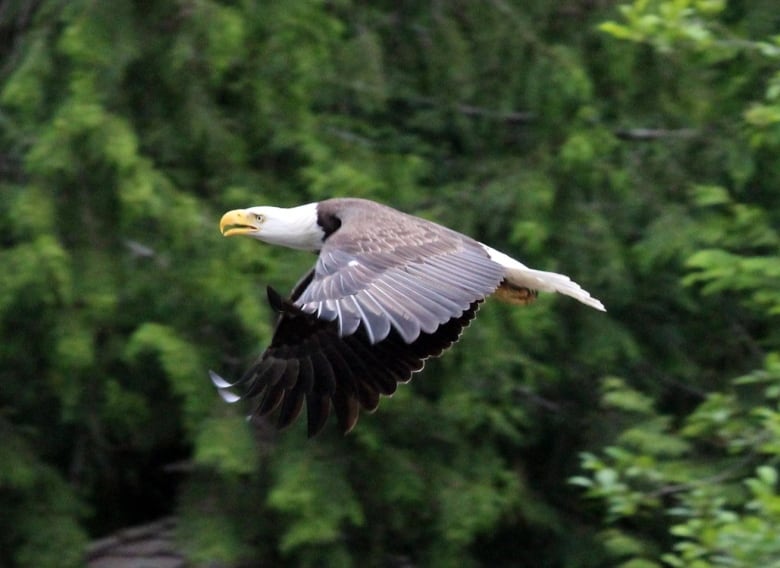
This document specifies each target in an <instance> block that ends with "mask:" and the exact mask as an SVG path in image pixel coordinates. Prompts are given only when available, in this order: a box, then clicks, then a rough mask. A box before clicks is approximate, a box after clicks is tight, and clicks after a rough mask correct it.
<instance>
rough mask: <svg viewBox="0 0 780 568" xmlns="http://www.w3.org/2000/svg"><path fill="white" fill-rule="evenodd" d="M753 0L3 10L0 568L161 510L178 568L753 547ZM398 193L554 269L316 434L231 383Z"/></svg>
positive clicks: (761, 448) (551, 560) (771, 54)
mask: <svg viewBox="0 0 780 568" xmlns="http://www.w3.org/2000/svg"><path fill="white" fill-rule="evenodd" d="M776 12H777V10H776V6H775V1H774V0H756V1H755V2H750V3H745V2H724V1H717V0H716V1H713V0H673V1H672V0H669V1H667V0H636V1H633V2H627V3H624V4H623V5H620V6H617V7H614V6H607V5H605V4H604V3H592V2H591V3H587V2H565V3H556V2H547V1H541V0H534V1H530V2H515V1H512V2H499V3H473V2H460V1H459V2H445V3H441V2H434V3H428V2H407V3H398V2H373V3H370V4H369V5H367V4H365V3H354V2H351V1H349V0H344V1H338V2H322V1H320V0H306V1H301V2H283V1H281V0H274V1H270V2H262V3H259V2H251V1H240V2H223V1H218V0H198V1H196V2H189V3H180V2H179V3H177V2H166V1H162V0H161V1H153V2H146V3H143V5H142V4H141V3H137V2H132V1H130V0H118V1H116V2H90V1H82V0H77V1H71V2H64V3H63V2H58V1H56V0H41V1H38V2H21V1H15V0H10V1H9V2H5V3H3V4H2V7H0V54H2V55H3V61H4V62H5V63H4V65H3V66H2V68H1V69H0V266H2V270H0V334H2V341H0V385H2V387H0V509H2V510H3V512H4V514H3V515H2V528H3V531H2V535H3V536H2V538H0V564H2V565H9V566H63V565H74V566H75V565H79V563H80V562H81V551H82V550H83V547H84V544H85V542H86V540H87V538H89V537H99V536H103V535H105V534H107V533H109V532H110V531H111V530H112V529H115V528H119V527H123V526H126V525H128V524H131V523H136V522H141V521H144V520H149V519H152V518H154V517H156V516H158V515H163V514H166V515H167V514H171V513H174V514H176V515H177V516H178V518H179V523H178V527H179V528H178V537H179V541H180V545H181V549H182V550H183V552H184V553H185V554H186V555H187V557H188V558H189V559H190V561H191V562H192V563H193V564H194V565H212V564H215V563H222V564H231V563H241V562H243V563H246V564H249V565H258V564H263V565H291V566H298V565H312V566H321V565H332V566H348V565H355V566H362V565H376V566H384V565H389V564H393V565H395V564H414V565H430V566H435V565H441V566H451V565H469V564H472V565H481V564H496V565H508V564H511V565H519V566H562V567H563V566H565V567H567V568H568V567H595V566H604V565H622V566H625V567H632V568H640V567H658V566H664V565H666V566H701V567H708V566H770V565H772V564H773V563H777V558H778V557H780V550H779V549H778V548H777V539H776V534H777V533H778V530H779V529H780V526H779V523H780V517H778V510H780V509H778V496H777V479H776V478H777V471H778V456H780V413H778V400H780V372H779V371H778V368H779V367H780V366H779V364H778V359H779V356H778V355H777V354H778V352H780V343H779V341H780V335H778V333H777V331H776V328H777V325H776V323H777V322H776V321H775V320H776V318H777V317H778V313H780V269H779V268H778V267H780V258H778V244H779V243H780V238H779V237H778V233H777V231H778V213H777V212H778V211H780V209H779V207H780V193H778V191H777V188H778V187H780V169H778V164H777V155H778V154H777V153H778V149H779V148H780V118H779V117H780V75H779V74H778V71H777V62H778V60H779V59H780V43H778V40H777V37H778V21H777V17H776ZM335 195H354V196H362V197H368V198H373V199H377V200H380V201H384V202H387V203H389V204H391V205H394V206H396V207H399V208H402V209H405V210H407V211H410V212H413V213H416V214H419V215H422V216H424V217H427V218H431V219H434V220H437V221H440V222H443V223H445V224H447V225H450V226H452V227H454V228H456V229H458V230H461V231H463V232H466V233H468V234H471V235H473V236H475V237H476V238H479V239H481V240H484V241H485V242H488V243H490V244H491V245H492V246H494V247H496V248H499V249H501V250H504V251H506V252H507V253H510V254H512V255H514V256H517V257H518V258H521V259H522V260H523V261H524V262H527V263H528V264H530V265H533V266H535V267H539V268H542V269H549V270H558V271H561V272H565V273H567V274H570V275H571V276H572V277H573V278H575V279H576V280H577V281H579V282H581V283H582V284H583V285H584V286H585V287H586V288H588V289H589V290H591V291H592V292H593V293H594V295H596V296H598V297H600V298H601V299H602V300H604V302H605V304H606V305H607V307H608V310H609V312H608V313H607V314H601V313H596V312H595V311H591V310H588V309H587V308H585V307H583V306H580V305H578V304H576V303H575V302H573V301H570V300H568V299H566V298H560V297H551V296H544V295H543V296H542V297H540V298H539V300H538V302H537V303H536V304H534V305H533V306H531V307H528V308H525V309H519V308H514V307H509V306H502V305H496V304H494V303H491V302H488V303H486V305H484V306H483V308H482V309H481V311H480V314H479V318H478V320H477V321H476V322H475V323H474V325H473V326H471V327H470V328H469V329H468V330H466V332H465V333H464V336H463V339H462V341H461V342H460V343H459V344H458V346H457V347H456V348H455V349H453V350H452V351H451V352H450V353H448V354H447V356H446V357H445V358H443V359H441V360H436V361H431V362H429V363H428V365H427V368H426V370H425V371H424V373H422V374H420V375H417V376H416V377H415V379H414V381H413V382H412V384H410V385H402V386H401V387H400V388H399V391H398V392H397V393H396V395H395V396H394V397H393V398H391V399H385V400H383V401H382V404H381V405H380V407H379V409H378V411H377V412H376V413H375V414H374V415H365V416H362V417H361V420H360V423H359V424H358V427H357V429H356V430H355V431H354V432H353V433H351V434H350V435H349V436H347V437H341V436H339V435H337V434H336V432H335V429H333V428H326V430H325V432H324V433H323V434H322V435H320V436H319V437H318V438H317V439H315V440H313V441H310V442H307V441H305V435H304V434H305V433H304V429H303V427H302V426H301V425H300V424H297V425H295V426H293V427H292V428H290V429H289V431H286V432H283V433H276V432H274V431H273V430H272V428H271V427H270V425H269V423H267V422H266V421H262V420H261V421H254V422H247V421H246V420H245V419H244V415H245V414H246V413H247V412H248V411H249V409H248V408H245V407H242V406H240V405H238V406H231V405H227V404H225V403H224V402H223V401H222V400H221V399H220V398H219V397H218V396H217V395H216V393H215V392H214V390H213V389H212V387H211V385H210V384H209V381H208V377H207V370H208V369H209V368H214V369H215V370H218V371H219V372H220V373H221V374H224V375H225V376H234V377H235V376H238V375H239V374H240V373H241V372H242V370H243V368H244V367H245V366H246V365H247V364H248V363H249V362H250V361H251V359H252V357H255V356H257V354H258V353H259V352H260V351H261V349H262V346H263V345H265V344H267V342H268V341H269V338H270V334H271V326H272V314H271V313H270V312H269V309H268V307H267V306H266V302H265V294H264V286H265V285H266V284H271V285H273V286H274V287H277V288H280V289H284V288H289V287H291V286H292V285H293V284H294V283H295V281H296V280H297V278H298V277H299V276H300V275H301V274H303V273H304V271H305V270H306V269H307V268H308V267H309V266H310V265H311V263H312V257H311V256H310V255H307V254H304V253H295V252H293V251H283V250H278V249H274V248H272V247H265V246H261V245H259V244H257V243H255V242H250V241H249V240H248V239H247V240H240V239H236V240H234V239H231V240H229V241H225V240H223V239H222V238H221V236H220V235H219V233H218V231H217V222H218V219H219V216H220V215H221V213H222V212H223V211H225V210H227V209H232V208H236V207H242V206H247V205H254V204H262V203H268V204H278V205H294V204H300V203H304V202H308V201H312V200H317V199H321V198H325V197H330V196H335Z"/></svg>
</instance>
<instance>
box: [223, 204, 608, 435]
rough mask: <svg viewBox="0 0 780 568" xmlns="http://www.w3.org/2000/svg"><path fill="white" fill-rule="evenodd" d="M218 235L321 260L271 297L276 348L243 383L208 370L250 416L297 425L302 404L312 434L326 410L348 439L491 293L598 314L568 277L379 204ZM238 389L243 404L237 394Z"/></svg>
mask: <svg viewBox="0 0 780 568" xmlns="http://www.w3.org/2000/svg"><path fill="white" fill-rule="evenodd" d="M219 227H220V231H221V232H222V234H223V235H224V236H226V237H230V236H234V235H246V236H249V237H253V238H255V239H259V240H261V241H265V242H267V243H271V244H275V245H282V246H286V247H290V248H294V249H301V250H308V251H313V252H317V253H319V256H318V258H317V261H316V263H315V265H314V267H313V268H312V269H311V270H310V271H309V272H308V273H307V274H306V275H305V276H304V277H303V278H302V279H301V280H300V282H299V283H298V284H297V285H296V286H295V288H294V289H293V291H292V293H291V295H290V297H289V298H285V297H283V296H281V295H280V294H279V293H277V292H276V291H275V290H273V289H272V288H271V287H268V300H269V303H270V305H271V307H272V308H273V309H274V310H275V311H276V312H277V314H278V316H277V321H276V327H275V330H274V335H273V339H272V340H271V345H270V346H269V347H268V348H267V349H266V350H265V352H264V353H263V354H262V355H261V357H260V359H259V360H258V361H257V362H256V363H255V364H254V365H252V366H251V367H250V368H249V370H248V371H247V372H246V373H245V374H244V375H243V376H242V377H241V378H240V379H239V380H238V381H236V382H233V383H231V382H228V381H226V380H225V379H223V378H222V377H220V376H219V375H217V374H216V373H214V372H213V371H210V376H211V380H212V382H213V383H214V384H215V386H216V387H217V388H218V389H219V391H220V394H221V395H222V397H223V398H224V399H225V400H227V401H229V402H235V401H236V400H239V399H253V400H256V401H257V402H256V406H255V407H254V410H253V415H257V416H265V415H267V414H269V413H271V412H273V411H274V410H276V409H277V408H279V412H278V417H277V426H278V427H279V428H283V427H286V426H288V425H289V424H291V423H292V422H293V421H294V420H295V419H296V418H297V417H298V415H299V414H300V412H301V410H302V408H303V404H304V402H305V404H306V413H307V418H308V434H309V436H314V435H315V434H317V433H318V432H319V431H320V430H321V429H322V428H323V427H324V425H325V423H326V421H327V418H328V416H329V414H330V411H331V408H332V409H333V410H334V411H335V414H336V417H337V419H338V423H339V425H340V427H341V430H342V431H343V432H344V433H346V432H349V431H350V430H351V429H352V428H353V427H354V426H355V424H356V423H357V420H358V415H359V411H360V409H363V410H365V411H368V412H371V411H373V410H375V409H376V408H377V406H378V404H379V397H380V395H391V394H393V393H394V392H395V390H396V387H397V385H398V383H405V382H408V381H409V380H410V379H411V377H412V374H413V373H416V372H418V371H420V370H422V368H423V365H424V364H425V360H426V359H428V358H429V357H437V356H439V355H441V354H442V352H443V351H444V350H445V349H447V348H448V347H450V346H451V345H452V344H453V343H455V342H456V341H457V340H458V338H459V337H460V334H461V332H462V331H463V329H464V328H465V327H466V326H468V325H469V323H470V322H471V320H472V319H474V316H475V315H476V313H477V310H478V308H479V305H480V303H481V302H482V301H483V300H484V299H485V298H486V297H488V296H490V295H491V294H495V295H496V296H497V297H498V298H499V299H502V300H504V301H508V302H511V303H515V304H527V303H529V302H531V301H533V299H534V298H535V297H536V294H537V291H539V290H542V291H547V292H559V293H561V294H565V295H567V296H571V297H572V298H574V299H576V300H579V301H580V302H582V303H583V304H586V305H588V306H591V307H593V308H595V309H597V310H602V311H603V310H604V306H603V304H602V303H601V302H600V301H598V300H597V299H595V298H593V297H591V295H590V294H589V293H588V292H586V291H585V290H583V289H582V288H581V287H580V286H579V285H578V284H576V283H575V282H573V281H572V280H571V279H570V278H569V277H568V276H564V275H563V274H557V273H554V272H544V271H541V270H534V269H531V268H528V267H527V266H525V265H524V264H522V263H520V262H518V261H517V260H514V259H512V258H510V257H509V256H507V255H505V254H504V253H501V252H499V251H497V250H495V249H493V248H491V247H489V246H487V245H485V244H483V243H480V242H478V241H476V240H474V239H471V238H469V237H467V236H465V235H462V234H460V233H458V232H456V231H453V230H451V229H448V228H447V227H443V226H441V225H438V224H436V223H433V222H431V221H427V220H425V219H421V218H419V217H414V216H412V215H407V214H405V213H401V212H400V211H397V210H395V209H392V208H390V207H387V206H385V205H380V204H379V203H375V202H373V201H368V200H365V199H355V198H341V199H328V200H326V201H320V202H318V203H309V204H306V205H301V206H299V207H293V208H290V209H283V208H279V207H269V206H261V207H250V208H248V209H237V210H234V211H229V212H227V213H225V215H224V216H223V217H222V219H221V221H220V224H219ZM234 387H242V389H243V393H242V395H241V396H238V395H235V394H233V391H232V390H231V389H233V388H234Z"/></svg>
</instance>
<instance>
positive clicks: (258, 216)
mask: <svg viewBox="0 0 780 568" xmlns="http://www.w3.org/2000/svg"><path fill="white" fill-rule="evenodd" d="M255 219H257V222H258V223H262V222H263V221H265V217H264V216H263V215H261V214H260V213H255Z"/></svg>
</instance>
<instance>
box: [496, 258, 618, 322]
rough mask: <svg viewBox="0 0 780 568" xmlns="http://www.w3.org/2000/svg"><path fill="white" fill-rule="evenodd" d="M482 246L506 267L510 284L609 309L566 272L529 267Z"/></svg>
mask: <svg viewBox="0 0 780 568" xmlns="http://www.w3.org/2000/svg"><path fill="white" fill-rule="evenodd" d="M480 244H482V243H480ZM482 246H483V247H485V250H486V251H487V253H488V255H489V256H490V259H491V260H493V261H494V262H497V263H498V264H500V265H501V266H503V267H504V269H505V272H504V277H505V278H506V279H507V281H508V282H509V283H510V284H513V285H514V286H519V287H523V288H530V289H531V290H539V291H542V292H558V293H559V294H564V295H566V296H570V297H572V298H574V299H575V300H577V301H579V302H582V303H583V304H586V305H588V306H590V307H592V308H595V309H597V310H601V311H602V312H605V311H607V310H606V308H605V307H604V304H602V303H601V302H600V301H599V300H597V299H596V298H594V297H593V296H591V295H590V294H589V293H588V291H587V290H584V289H583V288H582V287H581V286H580V285H579V284H577V283H576V282H574V281H573V280H572V279H571V278H569V277H568V276H566V275H565V274H558V273H557V272H545V271H544V270H534V269H533V268H528V267H527V266H526V265H525V264H523V263H522V262H519V261H517V260H515V259H514V258H512V257H510V256H507V255H505V254H504V253H503V252H499V251H497V250H496V249H493V248H490V247H489V246H487V245H485V244H482Z"/></svg>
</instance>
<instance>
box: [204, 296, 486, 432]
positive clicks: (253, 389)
mask: <svg viewBox="0 0 780 568" xmlns="http://www.w3.org/2000/svg"><path fill="white" fill-rule="evenodd" d="M268 295H269V300H270V302H271V305H272V306H273V307H274V309H275V310H276V311H277V312H279V319H278V322H277V324H276V330H275V332H274V337H273V340H272V342H271V345H270V347H268V349H267V350H266V351H265V353H263V355H262V356H261V358H260V360H259V361H258V362H257V363H255V364H254V365H253V366H252V367H251V368H250V369H249V370H248V371H247V372H246V373H245V375H244V376H243V377H242V378H241V379H240V380H239V381H237V382H236V383H234V384H233V385H228V384H227V383H225V384H223V385H222V388H225V387H227V386H239V385H243V386H245V388H246V391H245V392H244V393H243V394H242V397H241V398H244V399H247V398H249V399H254V400H256V401H257V404H256V405H255V407H254V410H253V414H254V415H258V416H264V415H267V414H269V413H271V412H273V411H275V410H276V409H278V418H277V425H278V427H279V428H284V427H286V426H288V425H290V424H291V423H292V422H293V421H294V420H295V419H296V418H297V417H298V415H299V414H300V413H301V410H302V409H303V406H304V404H305V405H306V413H307V417H308V432H309V436H314V435H315V434H317V432H319V431H320V430H321V429H322V428H323V426H324V425H325V422H326V421H327V419H328V416H329V415H330V412H331V408H332V409H333V411H334V412H335V414H336V417H337V419H338V422H339V425H340V427H341V429H342V430H343V431H344V432H345V433H346V432H349V431H350V430H351V429H352V428H353V427H354V426H355V424H356V423H357V420H358V415H359V412H360V409H361V408H362V409H363V410H367V411H369V412H370V411H373V410H374V409H376V407H377V405H378V404H379V397H380V395H389V394H392V393H394V392H395V390H396V387H397V385H398V383H403V382H407V381H408V380H409V379H411V377H412V374H413V373H415V372H417V371H419V370H420V369H422V368H423V365H424V362H425V359H427V358H428V357H436V356H438V355H440V354H441V353H442V352H443V351H444V350H445V349H447V348H448V347H449V346H450V345H452V344H453V343H454V342H456V341H457V340H458V338H459V337H460V334H461V332H462V331H463V328H464V327H466V326H467V325H468V323H469V322H470V321H471V320H472V319H473V318H474V316H475V314H476V312H477V309H478V308H479V304H480V302H481V301H476V302H474V303H472V304H471V305H470V306H469V308H468V309H467V310H466V311H464V312H463V313H462V314H461V315H460V316H457V317H454V318H452V319H450V320H449V321H447V322H446V323H444V324H442V325H440V326H439V327H438V329H436V330H435V331H434V332H433V333H421V334H420V335H419V337H418V338H417V339H416V340H415V341H413V342H412V343H410V344H407V343H405V342H404V341H403V339H402V338H401V336H400V335H399V334H398V333H397V332H396V331H395V330H392V331H391V332H390V334H389V335H388V336H387V338H385V339H384V340H383V341H380V342H378V343H375V344H373V345H372V344H371V342H370V341H369V340H368V337H367V335H366V333H365V332H364V331H363V328H362V326H361V327H360V328H358V330H357V332H355V333H353V334H352V335H348V336H346V337H339V334H338V325H337V324H336V322H328V321H323V320H319V319H317V318H316V316H315V315H313V314H309V313H305V312H303V311H301V310H300V309H299V308H298V307H296V306H295V305H293V304H292V303H291V302H290V301H288V300H284V299H282V298H281V297H280V296H279V295H278V294H277V293H276V292H274V291H273V290H271V289H269V293H268ZM218 386H220V385H218Z"/></svg>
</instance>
